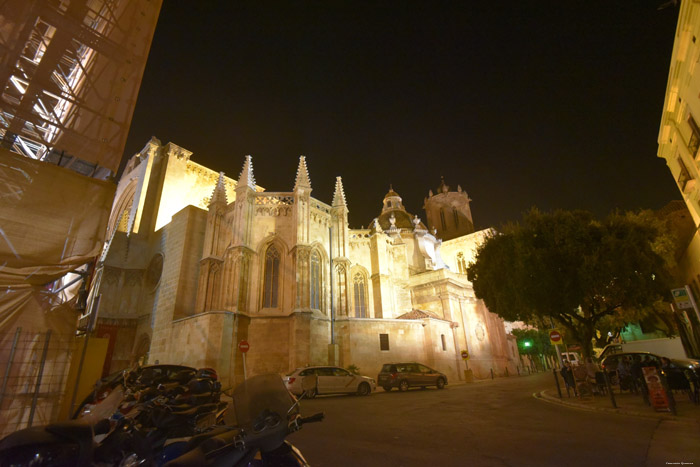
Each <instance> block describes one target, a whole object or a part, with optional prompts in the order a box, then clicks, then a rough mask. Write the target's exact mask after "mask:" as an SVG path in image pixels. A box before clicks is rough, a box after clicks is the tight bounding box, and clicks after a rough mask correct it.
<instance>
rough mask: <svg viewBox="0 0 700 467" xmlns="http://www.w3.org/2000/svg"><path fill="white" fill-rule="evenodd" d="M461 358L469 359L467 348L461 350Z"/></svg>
mask: <svg viewBox="0 0 700 467" xmlns="http://www.w3.org/2000/svg"><path fill="white" fill-rule="evenodd" d="M462 359H463V360H469V351H468V350H462Z"/></svg>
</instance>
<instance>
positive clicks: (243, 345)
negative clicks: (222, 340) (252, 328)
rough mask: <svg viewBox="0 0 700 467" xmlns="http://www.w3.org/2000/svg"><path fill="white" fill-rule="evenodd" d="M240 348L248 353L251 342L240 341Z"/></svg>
mask: <svg viewBox="0 0 700 467" xmlns="http://www.w3.org/2000/svg"><path fill="white" fill-rule="evenodd" d="M238 350H240V351H241V352H243V353H246V352H247V351H248V350H250V344H249V343H248V341H240V342H239V343H238Z"/></svg>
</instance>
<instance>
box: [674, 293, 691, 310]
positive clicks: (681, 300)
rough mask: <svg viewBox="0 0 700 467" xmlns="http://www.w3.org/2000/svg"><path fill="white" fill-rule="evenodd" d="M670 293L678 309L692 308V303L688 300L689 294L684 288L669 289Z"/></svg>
mask: <svg viewBox="0 0 700 467" xmlns="http://www.w3.org/2000/svg"><path fill="white" fill-rule="evenodd" d="M671 294H673V301H674V302H675V304H676V306H677V307H678V309H680V310H687V309H691V308H693V303H692V302H691V301H690V296H689V295H688V291H687V290H686V289H685V288H682V289H671Z"/></svg>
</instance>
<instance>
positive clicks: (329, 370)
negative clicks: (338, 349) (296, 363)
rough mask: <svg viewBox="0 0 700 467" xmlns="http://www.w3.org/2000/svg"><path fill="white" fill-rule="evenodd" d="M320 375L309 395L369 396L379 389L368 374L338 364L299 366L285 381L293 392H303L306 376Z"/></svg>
mask: <svg viewBox="0 0 700 467" xmlns="http://www.w3.org/2000/svg"><path fill="white" fill-rule="evenodd" d="M313 375H316V376H317V377H318V383H317V385H316V388H315V389H313V390H311V391H310V392H309V393H307V397H314V396H315V395H316V394H358V395H360V396H369V395H370V394H371V393H372V391H374V390H375V389H377V383H376V381H375V380H374V379H373V378H370V377H368V376H360V375H354V374H352V373H350V372H349V371H348V370H346V369H344V368H339V367H337V366H307V367H306V368H297V369H296V370H294V371H292V372H291V373H289V374H288V375H287V376H285V377H284V378H283V379H284V383H285V385H286V386H287V389H289V392H291V393H292V394H296V395H300V394H301V393H302V389H301V381H302V379H303V378H304V377H305V376H313Z"/></svg>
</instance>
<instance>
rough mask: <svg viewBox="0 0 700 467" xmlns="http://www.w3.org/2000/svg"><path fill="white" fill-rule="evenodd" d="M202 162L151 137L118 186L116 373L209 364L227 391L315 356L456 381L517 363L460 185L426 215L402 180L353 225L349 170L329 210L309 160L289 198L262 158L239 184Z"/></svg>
mask: <svg viewBox="0 0 700 467" xmlns="http://www.w3.org/2000/svg"><path fill="white" fill-rule="evenodd" d="M190 156H191V152H190V151H187V150H185V149H183V148H181V147H179V146H177V145H175V144H173V143H168V144H165V145H162V144H161V143H160V141H158V140H157V139H155V138H153V139H151V141H149V142H148V144H147V145H146V146H145V147H144V149H143V150H142V151H141V152H139V153H137V154H136V155H134V156H133V157H132V158H131V159H130V160H129V162H128V164H127V166H126V169H125V170H124V173H123V175H122V177H121V179H120V181H119V185H118V189H117V196H116V199H115V202H114V207H113V210H112V215H111V220H110V225H109V229H110V230H109V232H108V235H109V236H110V238H111V241H110V244H109V250H108V252H107V255H106V258H105V260H104V263H103V265H102V268H101V269H100V270H99V273H98V277H99V279H98V281H99V285H98V288H97V290H98V293H100V294H101V295H102V298H101V302H100V309H99V317H98V320H97V335H98V336H101V337H109V339H110V343H109V350H108V362H107V366H108V367H109V368H108V369H107V368H106V371H107V370H108V371H115V370H118V369H121V368H124V367H126V366H129V365H131V364H133V363H135V362H137V361H138V362H141V363H146V362H147V363H154V362H156V361H157V362H159V363H161V364H162V363H172V364H184V365H190V366H195V367H204V366H206V367H213V368H216V369H217V371H218V372H219V374H220V375H221V377H222V379H223V380H224V381H226V382H228V383H230V384H234V383H235V382H237V381H240V380H241V378H242V377H243V374H244V371H245V373H246V374H247V376H250V375H251V374H260V373H268V372H275V373H287V372H289V371H290V370H292V369H294V368H297V367H300V366H305V365H339V366H343V367H348V366H350V365H355V366H356V367H358V368H359V369H360V371H361V372H362V373H363V374H367V375H370V376H374V375H376V374H377V373H378V372H379V369H380V367H381V365H382V363H384V362H395V361H418V362H421V363H424V364H426V365H428V366H432V367H434V368H436V369H438V370H440V371H442V372H444V373H446V374H447V375H448V376H449V378H450V380H451V381H456V380H461V379H464V378H465V377H470V376H471V375H470V374H469V373H465V371H464V370H469V371H470V372H471V374H473V375H474V376H475V377H477V378H484V377H486V376H487V375H490V372H491V370H493V371H494V373H495V374H497V375H500V374H506V372H507V371H510V372H511V373H514V372H515V371H517V368H516V367H517V365H518V364H519V361H518V355H517V348H516V347H515V342H514V339H513V338H512V336H510V337H509V336H507V335H506V332H505V329H504V325H503V321H502V320H501V319H500V318H498V317H497V316H496V315H494V314H492V313H490V312H489V311H488V310H487V309H486V307H485V305H484V304H483V302H482V301H481V300H478V299H476V298H475V296H474V292H473V289H472V286H471V283H470V282H469V281H468V280H467V277H466V265H467V264H468V263H469V262H470V261H471V260H472V258H473V255H474V252H475V249H476V248H477V246H478V245H479V244H480V242H481V241H483V239H484V237H485V236H486V235H488V234H489V233H490V231H489V230H485V231H478V232H474V224H473V221H472V215H471V210H470V205H469V203H470V199H469V197H468V196H467V193H466V192H464V191H463V190H462V189H461V187H458V189H457V190H456V191H452V190H450V188H449V187H448V186H447V185H446V184H445V183H444V181H442V182H441V184H440V186H439V187H438V188H437V192H436V193H433V191H432V190H431V191H430V192H429V195H428V197H426V199H425V205H424V209H425V211H426V222H423V220H422V219H421V218H419V217H418V216H416V215H413V214H410V213H409V212H408V211H407V210H406V208H405V207H404V205H403V202H402V199H401V196H400V195H399V194H398V193H397V192H396V191H394V190H393V189H390V190H389V191H388V193H387V194H386V196H385V197H384V199H383V200H378V203H377V211H378V212H377V216H376V218H375V219H374V220H373V221H372V222H371V225H370V226H369V228H366V229H365V228H362V229H354V228H351V227H350V226H349V225H348V204H349V203H348V201H350V203H351V200H352V198H351V194H349V195H350V196H348V198H346V194H345V192H344V190H343V183H342V179H341V177H337V178H336V180H335V192H334V194H333V199H332V200H330V203H328V202H324V201H321V200H318V199H316V198H314V197H313V196H312V195H311V194H312V184H311V177H310V174H309V169H308V167H307V164H306V160H305V158H304V157H303V156H302V157H300V158H299V165H298V168H297V172H296V176H295V177H294V174H290V185H292V183H293V189H292V191H267V190H265V189H263V188H261V187H260V186H258V185H257V184H256V180H255V177H254V171H253V159H252V158H251V157H250V156H247V157H246V158H245V160H244V161H243V163H242V170H241V172H240V175H239V176H238V178H237V179H231V178H228V177H226V176H224V174H223V173H217V172H216V171H214V170H211V169H208V168H206V167H203V166H202V165H199V164H197V163H195V162H194V161H192V160H191V158H190ZM380 201H381V202H380ZM241 341H247V342H248V343H249V346H250V350H249V351H248V353H247V354H246V355H245V362H244V360H243V354H241V352H240V351H239V350H238V343H240V342H241ZM464 350H466V351H468V354H469V359H468V360H467V361H465V360H464V359H463V358H462V355H463V351H464ZM244 363H245V369H244Z"/></svg>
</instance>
